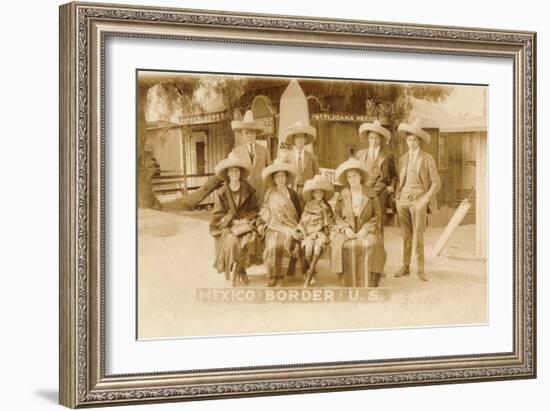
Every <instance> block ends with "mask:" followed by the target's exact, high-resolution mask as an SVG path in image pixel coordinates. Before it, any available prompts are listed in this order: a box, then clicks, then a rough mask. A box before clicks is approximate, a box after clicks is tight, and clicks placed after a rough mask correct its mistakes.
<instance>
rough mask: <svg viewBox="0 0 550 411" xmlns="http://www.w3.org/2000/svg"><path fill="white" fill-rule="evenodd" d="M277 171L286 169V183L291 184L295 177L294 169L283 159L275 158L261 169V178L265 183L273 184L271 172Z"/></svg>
mask: <svg viewBox="0 0 550 411" xmlns="http://www.w3.org/2000/svg"><path fill="white" fill-rule="evenodd" d="M279 171H286V175H287V184H292V183H293V182H294V179H295V178H296V169H295V168H294V166H293V165H292V164H290V163H289V162H288V161H285V160H283V159H280V158H277V159H275V161H274V162H273V164H271V165H270V166H267V167H266V168H264V169H263V170H262V179H263V180H264V183H265V184H270V185H273V184H274V182H273V174H275V173H278V172H279Z"/></svg>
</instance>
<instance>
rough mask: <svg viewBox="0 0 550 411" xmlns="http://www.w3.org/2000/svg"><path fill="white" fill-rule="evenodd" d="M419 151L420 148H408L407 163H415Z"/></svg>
mask: <svg viewBox="0 0 550 411" xmlns="http://www.w3.org/2000/svg"><path fill="white" fill-rule="evenodd" d="M419 151H420V149H418V148H417V149H416V150H414V151H412V150H409V164H415V163H416V159H417V158H418V152H419Z"/></svg>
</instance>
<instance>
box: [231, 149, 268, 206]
mask: <svg viewBox="0 0 550 411" xmlns="http://www.w3.org/2000/svg"><path fill="white" fill-rule="evenodd" d="M254 144H255V145H254V152H255V155H254V162H251V161H250V154H249V152H248V147H247V146H246V144H241V145H238V146H237V147H235V148H234V149H233V153H234V154H235V155H237V156H238V157H239V158H243V159H245V160H246V161H248V162H249V164H250V165H251V166H252V170H251V172H250V175H249V176H248V179H247V180H248V182H249V183H250V185H251V186H252V188H254V190H255V191H256V198H257V199H258V202H260V203H261V202H262V200H263V198H264V192H265V189H264V183H263V180H262V170H263V169H264V168H266V167H267V166H268V165H270V164H271V157H270V155H269V151H268V150H267V148H265V147H264V146H262V145H261V144H258V143H254Z"/></svg>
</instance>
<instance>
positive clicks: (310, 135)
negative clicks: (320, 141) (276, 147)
mask: <svg viewBox="0 0 550 411" xmlns="http://www.w3.org/2000/svg"><path fill="white" fill-rule="evenodd" d="M296 134H305V136H306V144H311V143H313V142H314V141H315V137H316V136H317V130H315V128H314V127H312V126H310V125H309V124H304V123H302V121H301V120H298V121H296V123H294V124H293V125H292V126H290V127H287V129H286V130H285V131H284V132H283V136H282V139H283V141H285V142H286V143H288V144H291V145H294V136H295V135H296Z"/></svg>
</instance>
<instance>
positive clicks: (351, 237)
mask: <svg viewBox="0 0 550 411" xmlns="http://www.w3.org/2000/svg"><path fill="white" fill-rule="evenodd" d="M335 178H336V180H337V181H338V182H339V183H340V184H341V185H343V186H344V189H343V190H342V192H341V195H340V196H339V198H338V200H337V201H336V205H335V209H334V221H335V225H334V227H333V232H332V238H331V269H332V271H333V272H335V273H337V274H338V277H339V279H340V284H341V285H342V286H343V287H377V286H378V284H379V282H380V277H381V276H382V273H383V272H384V265H385V263H386V252H385V251H384V245H383V241H382V238H381V235H380V226H379V221H380V205H379V202H378V198H377V196H376V193H375V192H374V190H372V189H371V188H368V187H367V186H366V185H365V182H366V181H367V179H368V172H367V168H366V165H365V163H363V162H362V161H359V160H357V159H353V158H350V159H349V160H347V161H345V162H343V163H342V164H340V166H338V168H337V169H336V172H335Z"/></svg>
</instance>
